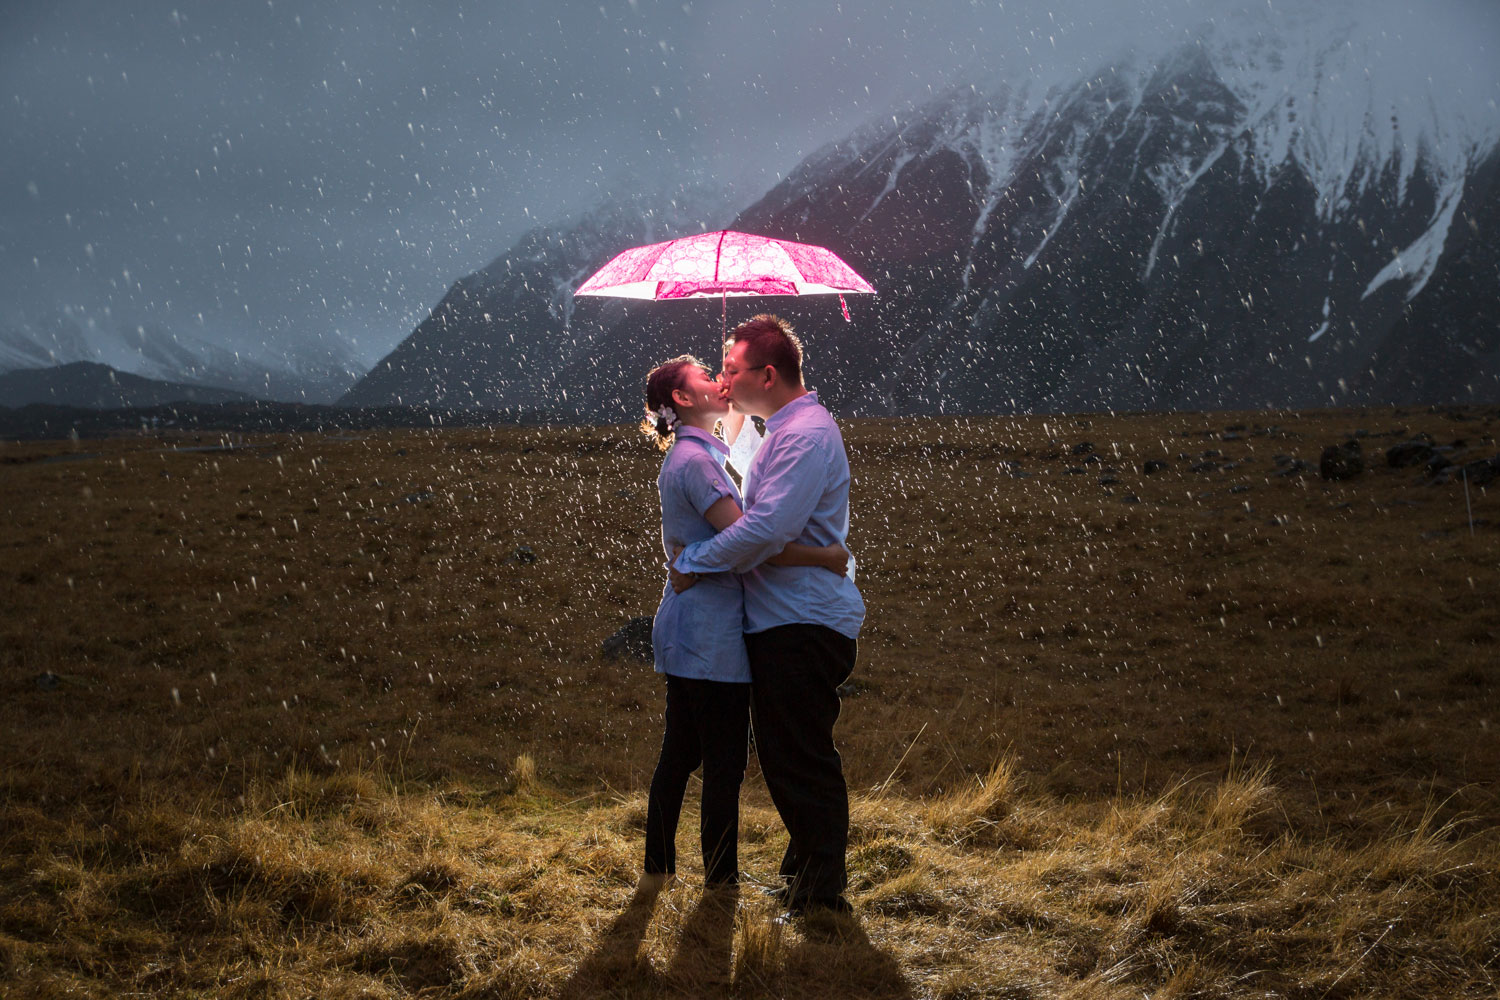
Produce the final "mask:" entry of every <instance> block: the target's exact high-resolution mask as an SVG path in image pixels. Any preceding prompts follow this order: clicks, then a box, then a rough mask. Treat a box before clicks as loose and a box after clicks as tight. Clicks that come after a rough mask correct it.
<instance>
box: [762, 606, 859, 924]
mask: <svg viewBox="0 0 1500 1000" xmlns="http://www.w3.org/2000/svg"><path fill="white" fill-rule="evenodd" d="M745 648H746V650H747V651H748V652H749V654H750V676H751V677H752V678H753V684H752V686H751V719H752V722H753V725H754V727H755V754H756V756H757V757H758V758H759V760H760V768H761V772H762V773H763V774H764V775H765V779H766V788H767V789H768V790H769V791H770V793H771V801H772V802H774V803H775V804H776V811H777V812H778V813H780V814H781V821H782V822H783V823H785V824H786V829H787V833H788V834H789V835H790V841H789V843H788V844H787V848H786V854H785V856H784V857H783V858H782V860H781V877H782V878H783V879H785V880H786V882H787V884H788V885H789V886H790V887H791V902H793V903H806V902H812V901H818V900H829V899H832V898H834V897H836V896H840V895H842V894H843V892H844V888H845V886H846V885H847V884H848V875H847V873H846V870H845V854H846V852H847V850H848V846H849V789H848V786H847V785H845V783H844V762H843V761H842V760H841V759H840V758H839V752H838V750H837V749H836V748H835V747H834V745H833V725H834V723H835V722H837V721H838V717H839V694H838V686H839V685H840V684H842V683H844V681H846V680H848V679H849V675H850V673H852V672H853V670H854V659H855V655H856V653H857V650H858V644H857V643H856V642H855V640H853V639H850V638H849V637H847V636H844V635H841V634H840V633H838V632H835V631H834V630H833V629H831V628H826V627H825V626H822V625H781V626H778V627H776V628H772V629H767V630H766V631H764V632H754V633H751V634H749V635H746V636H745Z"/></svg>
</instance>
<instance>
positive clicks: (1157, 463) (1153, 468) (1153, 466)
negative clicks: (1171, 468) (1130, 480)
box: [1141, 458, 1167, 476]
mask: <svg viewBox="0 0 1500 1000" xmlns="http://www.w3.org/2000/svg"><path fill="white" fill-rule="evenodd" d="M1165 468H1167V463H1166V462H1163V461H1162V460H1161V459H1159V458H1148V459H1146V464H1144V465H1142V466H1141V471H1142V472H1144V473H1145V474H1146V475H1148V476H1154V475H1156V474H1157V473H1158V472H1161V471H1162V470H1163V469H1165Z"/></svg>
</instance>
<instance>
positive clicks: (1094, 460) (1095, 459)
mask: <svg viewBox="0 0 1500 1000" xmlns="http://www.w3.org/2000/svg"><path fill="white" fill-rule="evenodd" d="M1083 464H1084V465H1098V464H1099V456H1098V455H1090V456H1089V457H1088V458H1085V459H1084V460H1083Z"/></svg>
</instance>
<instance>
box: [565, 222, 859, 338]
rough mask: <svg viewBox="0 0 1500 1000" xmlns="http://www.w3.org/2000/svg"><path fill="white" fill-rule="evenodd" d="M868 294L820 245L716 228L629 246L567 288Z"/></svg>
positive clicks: (655, 293) (676, 293)
mask: <svg viewBox="0 0 1500 1000" xmlns="http://www.w3.org/2000/svg"><path fill="white" fill-rule="evenodd" d="M845 292H858V293H863V294H868V295H873V294H875V289H874V288H873V287H872V286H871V285H870V283H869V282H868V281H866V280H865V279H864V278H861V277H860V276H859V275H858V274H856V273H855V272H854V268H852V267H850V266H849V265H848V264H845V263H844V262H843V261H842V260H841V259H839V256H838V255H837V254H835V253H834V252H833V251H831V250H826V249H824V248H823V247H815V246H811V245H809V244H807V243H793V242H792V241H791V240H773V239H770V238H769V237H766V236H754V235H752V234H750V233H737V232H734V231H732V230H728V229H724V230H720V231H719V232H716V233H703V234H702V235H701V236H688V237H684V238H683V239H680V240H668V241H667V242H665V243H653V244H651V245H650V246H644V247H632V248H631V249H629V250H626V251H625V252H624V253H622V254H620V255H619V256H618V257H616V258H615V259H614V260H612V261H610V262H609V263H608V264H605V265H604V266H603V267H601V268H600V269H599V270H598V271H597V272H596V273H595V274H594V276H593V277H591V278H589V280H587V281H585V282H584V283H583V284H582V285H580V286H578V290H577V291H575V292H574V293H573V294H574V295H613V296H620V297H623V298H631V299H691V298H708V297H710V296H714V295H717V296H719V297H720V299H721V300H724V301H725V306H724V310H725V314H726V316H727V314H728V304H727V299H728V296H730V295H820V294H822V295H838V297H839V305H840V306H841V307H842V308H843V311H844V319H846V320H847V319H848V318H849V307H848V306H847V305H846V304H845V303H844V295H843V293H845Z"/></svg>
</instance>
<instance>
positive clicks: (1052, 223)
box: [367, 4, 1500, 417]
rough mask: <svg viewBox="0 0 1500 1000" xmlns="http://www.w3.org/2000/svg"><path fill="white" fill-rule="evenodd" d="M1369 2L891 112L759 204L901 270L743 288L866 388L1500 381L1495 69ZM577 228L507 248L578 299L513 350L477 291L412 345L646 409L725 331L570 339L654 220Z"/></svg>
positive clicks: (1278, 394) (553, 398) (854, 406)
mask: <svg viewBox="0 0 1500 1000" xmlns="http://www.w3.org/2000/svg"><path fill="white" fill-rule="evenodd" d="M1352 10H1356V8H1353V7H1348V6H1343V5H1339V4H1330V5H1328V6H1326V7H1323V8H1318V9H1317V11H1316V12H1314V13H1299V14H1294V15H1282V14H1279V13H1276V12H1275V11H1273V10H1272V9H1271V8H1269V7H1268V8H1267V10H1266V11H1265V12H1262V13H1259V14H1246V15H1243V16H1241V17H1238V18H1236V19H1234V20H1232V21H1228V20H1226V21H1221V22H1217V23H1210V24H1207V25H1205V26H1204V27H1203V29H1202V30H1201V32H1199V33H1198V35H1197V36H1196V37H1195V38H1193V40H1192V41H1190V42H1188V43H1186V44H1179V45H1177V46H1176V47H1173V48H1171V49H1168V50H1164V51H1160V52H1154V53H1153V52H1145V51H1140V52H1136V53H1133V54H1128V55H1122V56H1121V58H1119V59H1118V60H1116V61H1114V62H1113V63H1112V64H1111V65H1108V66H1105V67H1103V68H1101V69H1100V70H1099V71H1098V72H1095V73H1092V74H1089V75H1087V76H1086V77H1084V78H1081V79H1076V80H1072V81H1068V82H1065V83H1060V84H1055V85H1049V86H1043V85H1041V84H1040V83H1037V82H1035V81H1032V82H1024V81H1021V82H1018V81H1012V80H1008V79H1006V78H1004V76H1003V75H1001V76H999V77H996V78H992V79H987V80H983V81H978V80H976V81H975V82H974V83H973V84H971V85H965V86H961V87H955V88H954V89H952V90H951V91H949V92H947V93H945V94H943V95H941V96H939V97H938V98H936V99H934V100H932V101H930V102H928V103H927V104H925V105H922V106H920V107H916V108H914V109H911V110H908V111H906V112H905V113H899V112H898V113H897V114H896V115H894V116H891V117H887V118H885V119H882V120H877V121H874V122H871V123H870V124H868V125H867V126H865V127H864V128H862V129H860V130H858V131H857V132H855V133H854V134H853V135H851V136H849V137H848V138H847V139H845V140H843V141H841V142H839V143H836V144H833V145H831V146H829V147H827V148H825V149H823V150H820V151H819V152H818V153H816V154H814V155H813V156H811V157H809V158H808V159H807V160H806V161H805V162H804V163H803V164H802V165H801V166H800V167H799V168H798V169H797V170H796V171H794V172H793V174H792V175H791V176H789V177H788V178H787V179H786V180H785V181H784V182H783V183H782V184H780V185H778V186H777V187H776V188H775V189H774V190H772V191H771V192H769V193H768V194H767V195H766V196H765V197H764V198H762V199H761V200H760V201H758V202H757V203H755V204H754V205H751V206H750V207H749V208H747V209H745V210H744V211H743V212H742V213H741V214H740V216H739V218H738V219H736V220H735V221H734V222H733V223H731V228H735V229H744V230H748V231H753V232H759V233H764V234H767V235H771V236H780V237H787V238H791V239H796V240H800V241H803V242H810V243H818V244H822V245H826V246H829V247H830V248H832V249H833V250H835V251H836V252H838V253H840V254H841V255H843V256H844V257H845V258H846V259H847V260H849V261H850V263H851V264H853V265H854V266H855V267H856V269H857V270H859V271H860V273H862V274H864V275H865V276H866V277H867V278H869V279H870V280H872V281H873V282H874V284H875V285H876V287H877V288H878V289H879V290H880V295H879V296H878V297H877V298H876V299H874V300H873V301H869V300H856V299H855V298H854V297H851V298H850V300H849V301H850V306H851V308H852V309H853V310H854V313H855V322H854V323H853V324H847V325H846V324H844V323H843V322H842V320H840V319H839V318H838V310H837V306H836V305H833V306H830V304H829V303H828V302H827V301H825V300H821V299H808V300H796V299H762V300H749V301H750V305H748V306H747V305H746V302H747V300H743V299H742V300H737V301H736V302H735V303H733V306H734V307H735V308H734V309H733V312H734V313H735V314H736V315H744V314H748V313H749V312H753V311H758V310H761V309H769V310H774V311H776V312H779V313H782V314H783V315H785V316H787V317H788V318H790V319H792V320H793V321H794V323H796V324H797V325H798V326H799V328H800V329H802V330H803V331H804V333H805V334H806V340H807V342H808V345H809V352H810V364H809V372H810V381H811V382H812V383H813V384H815V385H816V386H817V387H818V388H819V389H820V390H822V392H823V395H824V397H825V398H826V399H828V400H829V401H831V402H833V403H835V405H836V406H838V408H839V409H840V410H841V411H842V412H845V413H905V412H995V411H1011V410H1033V411H1057V410H1080V409H1089V410H1098V409H1159V408H1186V409H1207V408H1215V409H1221V408H1260V407H1268V406H1298V407H1305V406H1326V405H1330V404H1342V403H1355V402H1446V401H1468V400H1472V399H1475V398H1481V399H1494V398H1500V318H1497V314H1500V309H1497V306H1500V153H1497V139H1500V111H1497V110H1496V108H1495V105H1494V103H1493V98H1494V97H1495V95H1493V94H1489V95H1485V94H1483V93H1481V94H1479V95H1478V98H1476V96H1475V95H1474V94H1472V93H1459V92H1458V91H1457V90H1456V89H1445V88H1454V87H1456V86H1457V85H1454V84H1452V79H1453V78H1452V75H1451V74H1448V75H1445V74H1443V73H1442V72H1440V71H1438V70H1437V69H1435V68H1434V67H1431V66H1423V65H1420V64H1416V63H1414V62H1412V63H1411V64H1410V65H1408V64H1407V63H1405V62H1402V61H1401V60H1400V59H1399V58H1397V59H1393V58H1391V53H1388V52H1386V51H1385V49H1383V48H1382V45H1384V44H1388V43H1387V42H1384V41H1382V38H1381V36H1380V34H1379V32H1377V31H1374V30H1366V29H1365V28H1364V27H1363V26H1362V24H1361V22H1360V21H1359V19H1358V18H1357V17H1356V16H1354V15H1352V14H1351V13H1350V11H1352ZM1397 55H1400V54H1399V53H1398V54H1397ZM1445 81H1446V82H1445ZM1471 89H1472V88H1471ZM1486 98H1488V99H1486ZM704 228H707V227H704ZM573 238H574V239H575V241H576V242H575V244H573V245H571V246H572V247H573V249H572V250H570V251H569V253H567V254H559V255H556V256H555V257H554V258H551V259H549V258H547V257H546V256H545V255H544V254H541V253H539V252H538V251H536V250H530V249H526V248H525V247H523V248H518V251H517V252H513V253H512V254H511V255H510V256H509V257H507V258H502V261H500V262H497V265H492V268H491V269H490V270H493V269H494V267H496V266H500V265H501V264H502V263H503V265H504V266H505V267H514V266H515V265H514V263H513V261H514V260H515V259H516V258H517V256H518V253H519V254H520V255H521V256H524V257H525V259H526V260H528V261H531V262H533V270H531V271H528V272H527V275H526V278H525V281H524V282H523V283H530V284H531V285H534V286H537V287H540V288H543V289H545V290H547V292H548V294H549V295H550V296H551V299H550V300H549V301H551V302H552V303H553V306H552V308H551V312H550V313H549V314H548V317H542V316H540V315H537V316H535V317H520V316H518V317H517V318H515V320H514V321H512V322H509V323H508V325H507V326H506V327H505V329H504V338H503V339H504V341H505V344H506V346H505V347H503V348H501V349H500V350H499V351H496V350H495V347H496V342H495V338H494V337H493V336H484V335H480V334H479V333H477V332H473V331H477V330H478V329H479V328H478V327H476V326H475V325H474V319H473V317H474V316H475V315H476V314H477V313H476V310H477V308H478V307H477V306H475V307H471V308H470V309H469V310H468V311H467V312H464V311H461V310H457V309H452V308H450V309H447V310H443V309H442V308H441V307H440V310H438V311H435V312H434V317H433V319H430V320H429V321H428V323H426V324H424V325H423V327H421V328H419V329H418V331H417V332H416V333H415V334H414V335H413V337H412V338H411V340H409V341H408V342H407V344H403V346H402V348H401V349H399V350H398V352H397V354H400V353H401V352H402V351H403V350H404V351H415V350H416V347H415V345H413V342H414V341H423V340H427V339H429V338H431V337H433V336H434V335H435V333H436V332H437V330H438V328H439V327H440V328H441V329H442V331H443V334H444V336H446V337H448V338H450V339H452V338H459V339H462V338H465V337H467V338H469V341H468V342H470V343H472V344H474V345H475V349H474V350H473V351H471V352H470V353H469V354H467V355H465V357H464V358H463V363H462V364H461V365H449V364H448V363H446V362H445V360H444V359H443V358H442V357H439V356H436V355H433V354H431V353H428V354H426V355H424V359H426V360H425V365H426V367H425V371H424V373H423V378H424V379H425V380H426V385H428V386H430V387H433V388H434V389H435V388H436V387H445V388H446V391H447V393H448V395H447V396H446V397H445V398H444V399H443V401H446V402H450V403H452V402H455V401H456V396H455V386H457V385H458V384H459V382H460V380H462V379H464V378H469V379H472V378H473V377H474V373H475V372H476V371H483V372H486V373H487V374H486V375H485V377H486V378H491V379H495V380H498V381H501V382H505V383H506V384H508V385H511V386H513V387H514V390H513V392H512V395H510V396H507V397H506V401H507V402H508V403H513V404H515V405H521V404H523V403H525V402H528V401H530V402H533V403H541V404H544V405H547V406H551V407H558V408H566V409H569V410H571V411H572V412H577V413H581V414H586V415H590V416H610V417H627V416H631V415H633V413H634V409H635V407H636V406H637V405H638V403H637V400H636V398H635V397H636V395H637V394H638V387H639V383H640V377H641V375H643V373H644V371H645V370H646V368H647V367H648V366H649V365H650V363H652V362H654V361H657V360H660V359H661V358H662V357H664V356H667V355H668V354H671V353H675V352H676V350H677V349H681V348H687V347H697V348H698V349H699V350H700V351H703V350H705V349H707V348H709V347H710V346H711V345H712V341H711V340H709V339H708V338H707V337H706V336H705V332H706V331H705V328H706V327H707V326H708V325H709V324H708V323H706V322H705V319H706V313H704V312H702V311H701V310H700V311H696V312H695V311H693V310H692V309H691V308H684V307H683V306H682V305H681V304H677V303H645V304H640V305H632V306H631V307H630V309H629V311H628V313H627V312H626V311H625V310H624V308H623V307H620V306H614V307H611V308H608V309H600V308H598V307H595V306H593V305H591V304H590V305H588V306H585V305H584V304H583V303H580V304H579V305H578V306H577V309H576V311H575V314H574V316H573V322H572V323H571V326H570V328H569V333H568V336H567V338H565V340H566V346H564V348H563V349H562V351H560V352H559V351H558V350H557V345H558V344H559V343H560V342H561V341H560V339H559V337H560V329H561V323H560V319H561V315H562V314H564V313H565V312H566V310H567V308H568V307H567V301H568V297H567V295H566V293H565V291H564V289H566V288H569V287H573V285H575V284H576V283H577V280H579V279H581V277H582V276H583V275H584V274H586V273H588V271H589V270H590V269H591V268H593V267H596V266H598V265H599V264H602V263H603V261H604V260H606V259H607V258H608V257H609V255H610V254H611V253H613V252H615V251H617V250H619V249H621V248H623V247H624V246H627V245H630V244H631V243H635V242H642V240H641V239H638V238H635V237H634V236H633V235H628V236H627V235H626V234H623V233H622V234H619V235H618V237H617V238H614V239H613V240H611V239H610V238H606V234H604V233H603V232H602V231H601V232H597V233H596V235H594V236H592V237H591V238H590V239H588V240H584V239H582V238H581V237H579V236H578V235H577V234H576V231H575V235H574V237H573ZM482 273H483V272H482ZM461 284H462V283H461ZM456 287H457V286H456ZM452 298H453V296H452V295H450V299H452ZM446 302H447V300H445V303H446ZM714 312H715V314H716V313H717V310H716V309H715V310H714ZM621 317H623V318H621ZM647 317H649V318H647ZM713 319H715V320H716V319H717V315H715V316H714V317H713ZM434 324H436V325H434ZM549 324H550V325H549ZM645 324H649V325H650V326H651V327H652V328H653V329H651V330H650V336H644V335H642V333H641V327H642V326H644V325H645ZM512 341H513V342H514V345H515V346H510V345H511V343H512ZM480 344H489V345H490V346H489V347H488V348H485V349H480V348H479V347H478V345H480ZM538 352H540V354H539V353H538ZM396 357H397V355H392V359H388V360H394V359H396ZM538 357H542V358H545V362H544V364H543V367H545V368H546V369H547V370H548V371H547V373H546V374H545V376H539V375H538V374H537V372H536V371H535V368H536V367H537V366H536V364H535V360H536V359H537V358H538ZM528 369H530V373H529V374H528ZM559 371H560V372H561V373H562V374H561V377H557V376H556V374H555V373H557V372H559ZM565 389H566V391H567V392H568V393H569V395H568V397H567V398H566V399H564V398H563V396H562V393H563V391H564V390H565ZM431 391H432V390H428V393H427V394H423V395H421V396H417V397H408V398H407V401H408V402H417V401H421V402H436V401H439V400H438V398H436V397H434V396H433V395H431V394H430V392H431ZM367 401H373V400H367ZM382 401H392V400H390V399H389V397H384V398H382ZM476 401H479V397H476Z"/></svg>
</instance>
